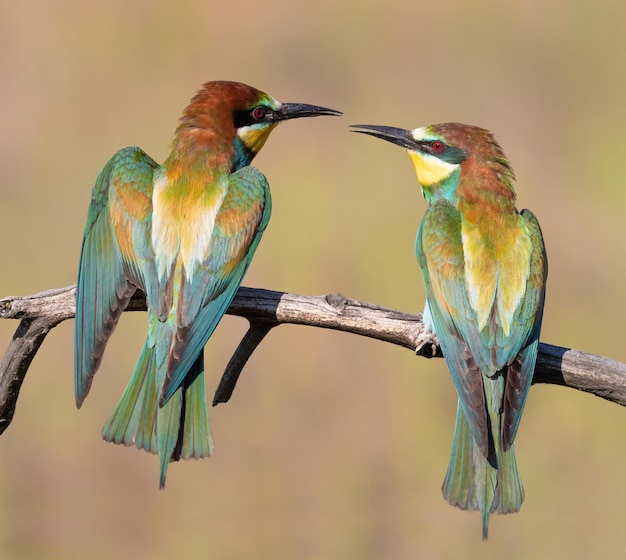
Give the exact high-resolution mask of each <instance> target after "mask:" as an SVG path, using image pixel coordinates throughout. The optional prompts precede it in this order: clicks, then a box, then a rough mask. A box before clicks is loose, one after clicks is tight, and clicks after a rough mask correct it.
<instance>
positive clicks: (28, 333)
mask: <svg viewBox="0 0 626 560" xmlns="http://www.w3.org/2000/svg"><path fill="white" fill-rule="evenodd" d="M75 296H76V287H75V286H69V287H67V288H60V289H55V290H49V291H46V292H41V293H39V294H34V295H30V296H24V297H7V298H4V299H2V300H0V318H5V319H19V320H20V324H19V326H18V328H17V330H16V332H15V335H14V336H13V339H12V340H11V342H10V343H9V347H8V349H7V351H6V353H5V355H4V358H3V359H2V362H1V363H0V434H1V433H2V432H3V431H4V430H5V429H6V428H7V426H8V425H9V424H10V422H11V420H12V418H13V413H14V411H15V404H16V402H17V398H18V396H19V390H20V387H21V385H22V381H23V380H24V377H25V375H26V372H27V371H28V367H29V366H30V363H31V361H32V359H33V357H34V356H35V354H36V353H37V351H38V350H39V347H40V346H41V344H42V342H43V341H44V339H45V337H46V335H47V334H48V332H50V329H52V328H54V327H55V326H56V325H58V324H59V323H61V322H62V321H65V320H66V319H71V318H73V317H74V311H75ZM145 309H146V304H145V299H144V297H143V294H140V293H137V294H136V295H135V296H134V297H133V299H132V300H131V302H130V304H129V306H128V308H127V311H145ZM228 313H229V314H231V315H238V316H241V317H245V318H246V319H248V321H250V325H251V327H250V330H249V331H248V333H246V335H245V336H244V338H243V340H242V342H241V343H240V345H239V347H238V348H237V350H236V351H235V354H234V355H233V358H232V359H231V361H230V363H229V364H228V366H227V368H226V371H225V373H224V376H223V378H222V381H221V382H220V384H219V386H218V390H217V392H216V394H215V398H214V401H213V404H217V403H219V402H226V401H227V400H228V399H229V398H230V395H231V394H232V391H233V389H234V386H235V383H236V381H237V379H238V377H239V374H240V373H241V370H242V369H243V367H244V365H245V363H246V361H247V360H248V358H249V357H250V355H251V354H252V352H254V350H255V348H256V347H257V346H258V345H259V344H260V342H261V341H262V340H263V338H264V337H265V335H266V334H267V333H268V332H269V331H270V330H271V329H272V328H273V327H275V326H277V325H280V324H289V323H291V324H298V325H308V326H312V327H321V328H326V329H335V330H341V331H345V332H350V333H353V334H359V335H361V336H367V337H370V338H375V339H378V340H382V341H384V342H390V343H392V344H396V345H399V346H403V347H405V348H408V349H410V350H411V351H414V352H416V353H417V354H418V355H420V356H423V357H427V358H431V357H435V356H439V357H440V356H441V350H440V349H439V345H438V342H437V339H436V337H434V336H432V335H431V334H430V333H427V332H425V331H424V328H423V324H422V318H421V315H420V314H417V315H412V314H409V313H402V312H400V311H394V310H392V309H387V308H384V307H380V306H377V305H373V304H370V303H364V302H360V301H355V300H351V299H348V298H346V297H344V296H343V295H341V294H330V295H325V296H302V295H296V294H288V293H285V292H275V291H271V290H260V289H252V288H244V287H241V288H240V289H239V291H238V292H237V295H236V297H235V299H234V300H233V302H232V304H231V306H230V308H229V310H228ZM534 382H535V383H552V384H556V385H563V386H566V387H571V388H573V389H578V390H581V391H586V392H588V393H592V394H594V395H596V396H599V397H602V398H604V399H607V400H609V401H612V402H615V403H617V404H620V405H622V406H626V365H625V364H623V363H620V362H616V361H615V360H611V359H609V358H605V357H602V356H596V355H593V354H587V353H585V352H580V351H578V350H572V349H569V348H561V347H559V346H551V345H549V344H540V345H539V356H538V359H537V366H536V368H535V375H534Z"/></svg>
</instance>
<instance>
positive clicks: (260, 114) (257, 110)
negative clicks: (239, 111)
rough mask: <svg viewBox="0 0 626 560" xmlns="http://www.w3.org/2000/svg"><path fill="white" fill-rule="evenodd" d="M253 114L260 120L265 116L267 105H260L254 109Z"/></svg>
mask: <svg viewBox="0 0 626 560" xmlns="http://www.w3.org/2000/svg"><path fill="white" fill-rule="evenodd" d="M252 116H253V117H254V118H255V119H256V120H257V121H260V120H261V119H262V118H263V117H264V116H265V107H263V106H261V105H259V106H258V107H255V108H254V109H252Z"/></svg>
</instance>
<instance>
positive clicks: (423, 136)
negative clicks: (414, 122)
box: [411, 126, 437, 142]
mask: <svg viewBox="0 0 626 560" xmlns="http://www.w3.org/2000/svg"><path fill="white" fill-rule="evenodd" d="M411 135H412V136H413V138H414V139H415V140H416V141H417V142H421V141H423V140H436V139H437V137H436V136H434V135H433V133H432V132H430V130H428V127H427V126H422V127H420V128H414V129H413V130H411Z"/></svg>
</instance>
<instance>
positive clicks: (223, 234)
mask: <svg viewBox="0 0 626 560" xmlns="http://www.w3.org/2000/svg"><path fill="white" fill-rule="evenodd" d="M270 213H271V198H270V193H269V186H268V184H267V180H266V179H265V177H264V176H263V174H261V172H260V171H258V170H257V169H256V168H254V167H244V168H242V169H240V170H238V171H236V172H235V173H233V174H231V176H230V181H229V189H228V194H227V195H226V197H225V199H224V201H223V203H222V206H221V208H220V211H219V213H218V215H217V218H216V221H215V228H214V231H213V236H212V240H211V251H210V254H209V257H208V259H207V260H206V262H205V263H204V264H203V266H201V267H198V270H197V271H196V273H195V275H194V279H193V280H192V282H191V283H189V284H184V285H183V286H182V288H181V296H182V297H183V298H184V300H186V303H185V305H182V306H181V309H183V310H184V312H183V313H182V315H181V316H179V317H178V318H177V322H178V325H179V329H178V332H177V336H176V340H175V341H174V344H173V345H172V347H171V349H170V354H169V357H168V360H169V367H168V371H169V376H168V377H167V378H166V380H165V384H164V386H163V392H162V397H161V405H163V404H164V403H166V402H167V401H168V400H169V399H170V398H171V397H172V395H173V394H174V393H175V392H176V390H177V389H178V388H179V387H180V386H181V384H182V383H183V381H184V379H185V376H186V374H187V371H188V370H189V368H190V367H191V365H192V364H193V362H194V360H195V359H196V357H197V356H198V354H200V352H201V351H202V348H203V347H204V345H205V344H206V342H207V340H208V339H209V337H210V336H211V334H212V333H213V331H214V330H215V328H216V327H217V324H218V323H219V321H220V320H221V318H222V316H223V315H224V313H226V310H227V309H228V306H229V305H230V302H231V301H232V299H233V298H234V297H235V294H236V292H237V289H238V288H239V285H240V284H241V282H242V280H243V277H244V275H245V273H246V270H247V269H248V266H249V265H250V262H251V260H252V257H253V256H254V253H255V251H256V248H257V246H258V244H259V241H260V240H261V236H262V234H263V231H264V230H265V228H266V226H267V223H268V221H269V218H270ZM203 283H204V284H205V285H206V289H205V290H202V291H200V290H197V289H196V286H197V285H199V284H203Z"/></svg>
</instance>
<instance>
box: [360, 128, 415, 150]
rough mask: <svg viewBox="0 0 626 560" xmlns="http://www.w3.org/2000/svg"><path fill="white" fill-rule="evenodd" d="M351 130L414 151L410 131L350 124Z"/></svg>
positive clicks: (413, 141) (413, 140) (413, 139)
mask: <svg viewBox="0 0 626 560" xmlns="http://www.w3.org/2000/svg"><path fill="white" fill-rule="evenodd" d="M350 127H351V128H354V129H357V128H360V129H362V130H352V131H351V132H360V133H361V134H369V135H370V136H375V137H376V138H380V139H381V140H387V142H391V143H392V144H396V145H398V146H401V147H402V148H406V149H407V150H415V149H416V148H417V142H416V141H415V138H413V135H412V134H411V131H410V130H406V129H404V128H395V127H393V126H378V125H373V124H351V125H350Z"/></svg>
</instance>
